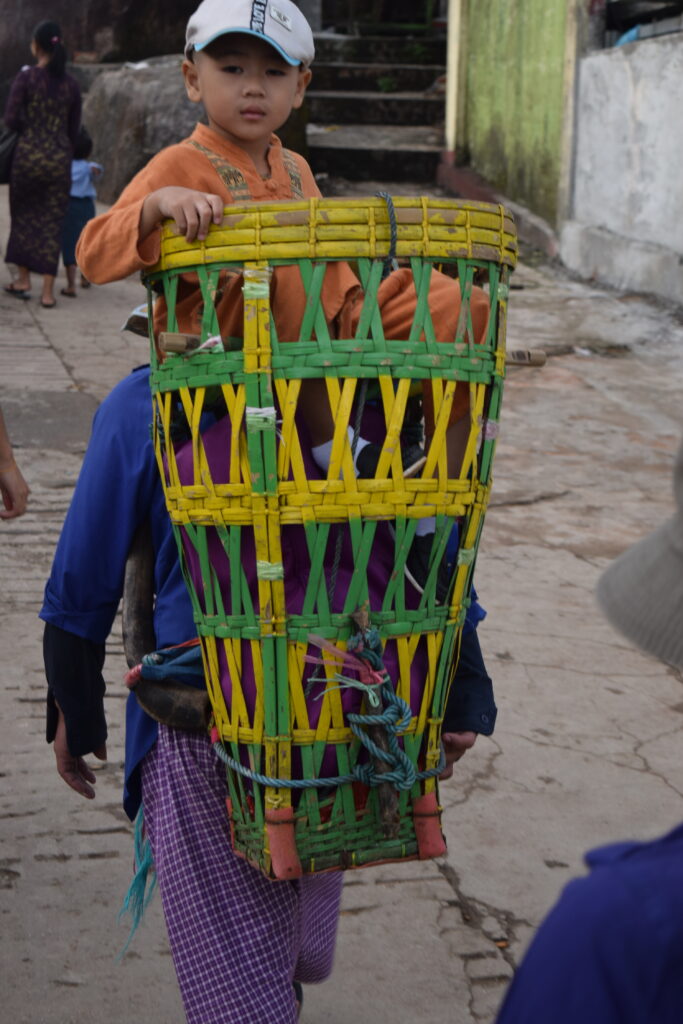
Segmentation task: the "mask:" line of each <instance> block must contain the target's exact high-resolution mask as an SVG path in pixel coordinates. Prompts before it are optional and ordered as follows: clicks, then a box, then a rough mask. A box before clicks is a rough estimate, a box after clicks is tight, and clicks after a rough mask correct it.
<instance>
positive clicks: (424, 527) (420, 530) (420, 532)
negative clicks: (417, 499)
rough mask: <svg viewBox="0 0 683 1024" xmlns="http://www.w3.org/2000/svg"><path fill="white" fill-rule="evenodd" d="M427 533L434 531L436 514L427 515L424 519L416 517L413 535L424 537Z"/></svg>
mask: <svg viewBox="0 0 683 1024" xmlns="http://www.w3.org/2000/svg"><path fill="white" fill-rule="evenodd" d="M428 533H436V516H427V517H426V519H418V521H417V526H416V527H415V536H416V537H424V536H426V535H427V534H428Z"/></svg>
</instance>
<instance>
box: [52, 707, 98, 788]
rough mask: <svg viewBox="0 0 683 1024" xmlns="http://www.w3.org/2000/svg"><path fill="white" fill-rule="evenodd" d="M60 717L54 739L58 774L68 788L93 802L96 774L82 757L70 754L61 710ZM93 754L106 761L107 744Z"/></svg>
mask: <svg viewBox="0 0 683 1024" xmlns="http://www.w3.org/2000/svg"><path fill="white" fill-rule="evenodd" d="M58 715H59V718H58V721H57V732H56V733H55V739H54V751H55V760H56V762H57V772H58V773H59V774H60V775H61V777H62V778H63V779H64V781H65V782H66V784H67V786H71V788H72V789H75V790H76V792H77V793H80V794H81V796H84V797H85V798H86V799H87V800H92V799H93V797H94V796H95V790H94V789H93V785H94V784H95V782H96V779H95V773H94V772H93V771H92V770H91V769H90V768H88V766H87V764H86V763H85V761H84V760H83V758H82V757H74V756H73V755H72V754H71V753H70V752H69V747H68V745H67V742H66V723H65V722H64V715H63V714H62V712H61V710H59V711H58ZM93 754H94V755H95V757H96V758H98V759H99V760H100V761H106V760H107V747H106V744H104V743H103V744H102V746H101V747H98V748H97V750H93ZM91 784H92V785H91Z"/></svg>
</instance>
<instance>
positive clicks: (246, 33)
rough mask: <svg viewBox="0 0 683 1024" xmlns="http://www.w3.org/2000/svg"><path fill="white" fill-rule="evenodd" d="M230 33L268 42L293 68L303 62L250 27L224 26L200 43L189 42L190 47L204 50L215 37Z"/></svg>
mask: <svg viewBox="0 0 683 1024" xmlns="http://www.w3.org/2000/svg"><path fill="white" fill-rule="evenodd" d="M232 35H239V36H254V38H255V39H262V40H263V42H264V43H268V44H269V45H270V46H272V47H273V49H274V50H277V52H278V53H279V54H280V56H281V57H282V59H283V60H284V61H286V62H287V63H288V64H291V66H292V67H293V68H297V67H298V66H299V64H303V61H301V60H295V59H294V58H293V57H290V56H289V54H287V53H285V51H284V50H283V49H282V47H281V46H279V45H278V44H277V43H276V42H275V40H274V39H271V38H270V36H267V35H264V34H263V32H255V31H254V30H253V29H251V28H226V29H223V31H221V32H216V33H214V35H212V36H211V38H210V39H205V40H204V42H203V43H201V44H198V43H192V44H191V45H192V49H194V50H200V51H201V50H204V49H205V48H206V47H207V46H210V45H211V43H215V41H216V40H217V39H220V37H221V36H232Z"/></svg>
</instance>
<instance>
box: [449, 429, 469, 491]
mask: <svg viewBox="0 0 683 1024" xmlns="http://www.w3.org/2000/svg"><path fill="white" fill-rule="evenodd" d="M469 436H470V414H469V413H467V414H466V415H465V416H463V417H462V418H461V419H459V420H457V421H456V422H455V423H451V425H450V427H448V428H447V430H446V460H447V463H448V476H449V477H450V478H451V479H452V478H454V477H458V476H460V469H461V467H462V460H463V459H464V457H465V451H466V449H467V442H468V440H469Z"/></svg>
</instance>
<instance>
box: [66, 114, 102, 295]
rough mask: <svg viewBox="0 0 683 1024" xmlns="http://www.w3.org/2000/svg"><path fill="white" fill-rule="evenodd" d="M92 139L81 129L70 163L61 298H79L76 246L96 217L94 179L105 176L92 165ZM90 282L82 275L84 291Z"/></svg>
mask: <svg viewBox="0 0 683 1024" xmlns="http://www.w3.org/2000/svg"><path fill="white" fill-rule="evenodd" d="M91 153H92V139H91V138H90V135H89V134H88V131H87V129H86V128H84V127H83V126H81V129H80V131H79V133H78V140H77V142H76V146H75V147H74V156H73V160H72V161H71V192H70V196H69V206H68V209H67V212H66V220H65V221H64V228H63V229H62V259H63V260H64V269H65V270H66V288H62V295H66V296H67V298H69V299H75V298H76V243H77V242H78V239H79V237H80V234H81V231H82V230H83V228H84V227H85V225H86V224H87V223H88V221H89V220H92V218H93V217H94V216H95V212H96V211H95V198H96V196H97V192H96V190H95V181H94V179H95V178H99V176H100V175H101V173H102V167H101V166H100V164H96V163H93V162H91V161H90V160H89V159H88V157H89V156H90V154H91ZM89 287H90V281H88V279H87V278H86V277H84V276H83V274H81V288H89Z"/></svg>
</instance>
